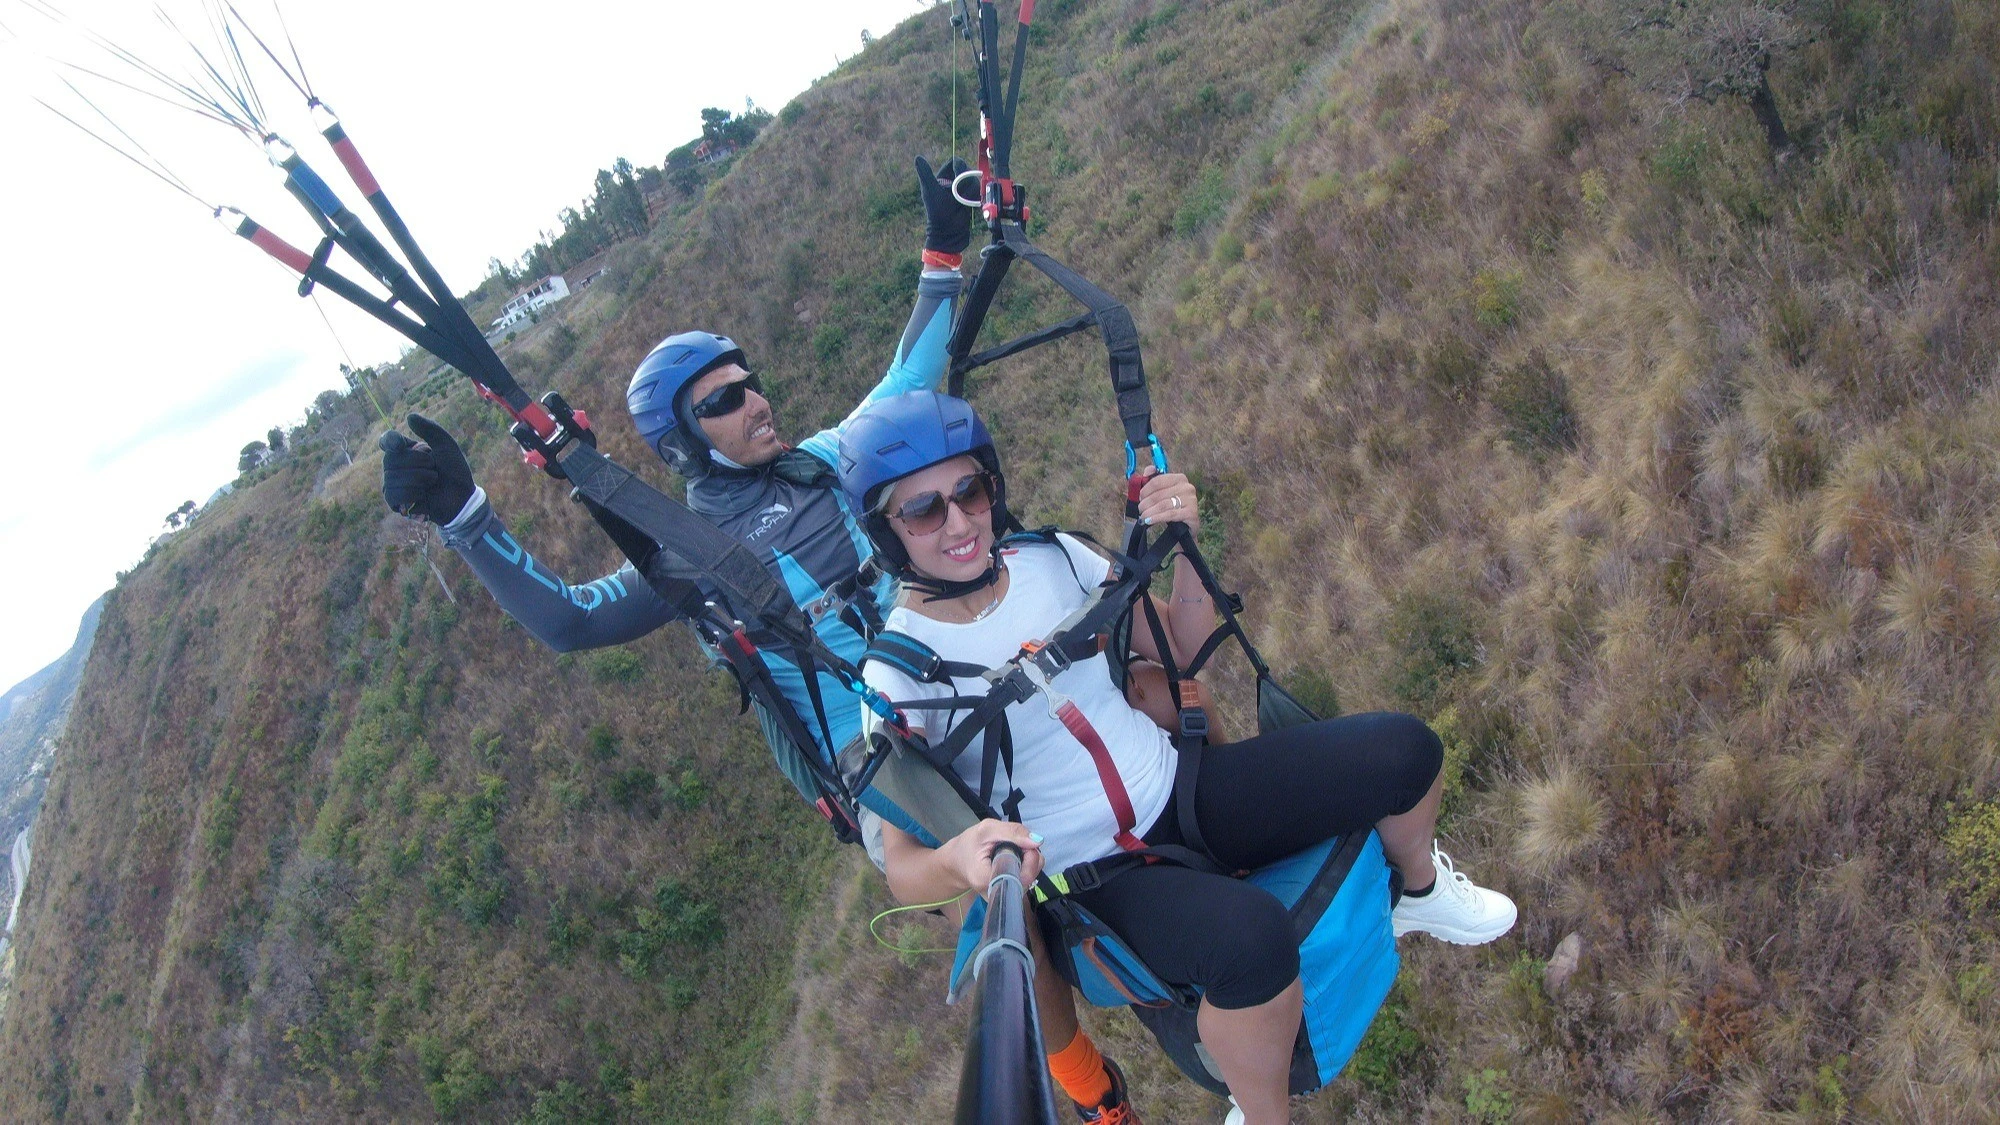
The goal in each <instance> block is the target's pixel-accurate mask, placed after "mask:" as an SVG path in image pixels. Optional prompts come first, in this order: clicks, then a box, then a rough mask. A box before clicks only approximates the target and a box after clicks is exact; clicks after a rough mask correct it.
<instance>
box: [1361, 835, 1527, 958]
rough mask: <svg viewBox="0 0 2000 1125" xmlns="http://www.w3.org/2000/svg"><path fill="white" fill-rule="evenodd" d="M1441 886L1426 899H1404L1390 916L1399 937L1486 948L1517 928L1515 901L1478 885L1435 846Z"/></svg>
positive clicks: (1434, 888) (1432, 847)
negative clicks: (1419, 935)
mask: <svg viewBox="0 0 2000 1125" xmlns="http://www.w3.org/2000/svg"><path fill="white" fill-rule="evenodd" d="M1431 862H1432V863H1434V864H1436V865H1437V884H1436V885H1435V886H1434V887H1432V889H1431V893H1429V894H1427V895H1425V896H1424V897H1422V898H1410V897H1409V896H1407V895H1406V896H1404V897H1403V898H1402V899H1400V900H1398V901H1397V903H1396V909H1395V912H1394V913H1392V914H1391V915H1390V916H1389V921H1390V924H1391V925H1392V926H1393V927H1394V928H1395V932H1396V936H1397V937H1402V936H1403V935H1404V934H1407V933H1412V932H1419V931H1420V932H1422V933H1427V934H1429V935H1431V936H1432V937H1434V938H1437V939H1438V940H1440V941H1448V942H1450V943H1452V944H1453V945H1484V944H1486V943H1487V942H1489V941H1492V940H1493V939H1494V938H1497V937H1499V936H1500V935H1501V934H1504V933H1506V932H1507V931H1508V930H1511V929H1513V928H1514V919H1515V917H1516V916H1517V915H1518V914H1519V911H1517V910H1516V909H1515V908H1514V900H1513V899H1511V898H1508V897H1507V896H1506V895H1503V894H1501V893H1500V892H1499V891H1489V890H1487V889H1486V888H1485V887H1481V886H1476V885H1474V883H1473V882H1472V880H1471V879H1468V878H1466V877H1465V876H1464V875H1463V874H1462V873H1460V872H1459V870H1458V869H1457V868H1455V867H1453V866H1452V863H1451V857H1450V856H1448V855H1446V854H1444V853H1443V852H1442V851H1439V850H1438V846H1437V844H1436V843H1432V844H1431Z"/></svg>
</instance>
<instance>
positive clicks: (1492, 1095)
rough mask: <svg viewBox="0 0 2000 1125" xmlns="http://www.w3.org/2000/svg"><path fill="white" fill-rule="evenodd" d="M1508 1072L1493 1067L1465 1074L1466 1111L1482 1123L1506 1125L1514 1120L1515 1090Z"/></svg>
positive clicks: (1484, 1124) (1483, 1124)
mask: <svg viewBox="0 0 2000 1125" xmlns="http://www.w3.org/2000/svg"><path fill="white" fill-rule="evenodd" d="M1506 1083H1507V1072H1506V1071H1504V1070H1495V1069H1493V1068H1492V1067H1487V1068H1486V1069H1484V1070H1482V1071H1480V1072H1479V1073H1477V1074H1468V1075H1466V1076H1465V1112H1467V1113H1469V1114H1471V1115H1472V1119H1473V1120H1474V1121H1477V1122H1480V1123H1481V1125H1506V1123H1507V1122H1509V1121H1512V1120H1514V1092H1513V1091H1512V1090H1509V1089H1508V1088H1507V1085H1506Z"/></svg>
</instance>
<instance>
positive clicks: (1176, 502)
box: [1168, 496, 1181, 508]
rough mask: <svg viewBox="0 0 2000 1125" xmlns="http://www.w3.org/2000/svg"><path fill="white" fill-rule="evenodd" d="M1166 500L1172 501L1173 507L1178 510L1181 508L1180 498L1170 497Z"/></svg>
mask: <svg viewBox="0 0 2000 1125" xmlns="http://www.w3.org/2000/svg"><path fill="white" fill-rule="evenodd" d="M1168 499H1170V500H1172V501H1173V502H1174V507H1176V508H1178V507H1180V506H1181V498H1180V497H1178V496H1170V497H1168Z"/></svg>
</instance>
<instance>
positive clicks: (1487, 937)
mask: <svg viewBox="0 0 2000 1125" xmlns="http://www.w3.org/2000/svg"><path fill="white" fill-rule="evenodd" d="M1519 918H1520V915H1518V914H1517V915H1515V916H1514V917H1512V918H1509V919H1507V923H1506V924H1505V925H1503V926H1501V927H1499V928H1498V929H1492V928H1488V929H1484V930H1454V929H1437V930H1433V929H1428V928H1426V927H1424V926H1420V925H1417V924H1416V923H1413V922H1409V923H1406V922H1400V921H1397V922H1392V924H1391V925H1390V930H1391V931H1392V933H1393V934H1394V936H1396V937H1402V936H1403V935H1404V934H1429V935H1430V936H1432V937H1434V938H1436V939H1438V940H1439V941H1442V942H1447V943H1449V944H1451V945H1485V944H1486V943H1487V942H1489V941H1493V940H1495V939H1497V938H1501V937H1504V936H1506V934H1507V932H1508V931H1509V930H1512V929H1513V928H1514V923H1515V922H1516V921H1518V920H1519Z"/></svg>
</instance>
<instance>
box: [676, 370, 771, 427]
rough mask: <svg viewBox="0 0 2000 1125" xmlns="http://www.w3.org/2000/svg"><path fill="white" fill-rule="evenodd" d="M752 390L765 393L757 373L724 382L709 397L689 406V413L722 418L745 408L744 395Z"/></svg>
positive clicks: (699, 416) (698, 416)
mask: <svg viewBox="0 0 2000 1125" xmlns="http://www.w3.org/2000/svg"><path fill="white" fill-rule="evenodd" d="M750 391H756V392H757V393H758V394H760V395H761V394H763V393H764V384H762V383H759V382H758V381H757V377H756V376H755V375H746V376H744V377H743V378H741V379H738V380H736V381H735V382H734V383H724V384H723V385H721V386H720V387H717V388H715V390H713V391H711V392H709V395H708V397H707V398H705V399H702V400H701V401H700V402H697V403H695V404H694V405H693V406H690V407H688V413H690V414H693V415H694V416H695V417H697V418H721V417H723V416H725V415H729V414H734V413H736V412H737V411H739V410H741V409H743V396H744V395H745V394H746V393H748V392H750Z"/></svg>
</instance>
